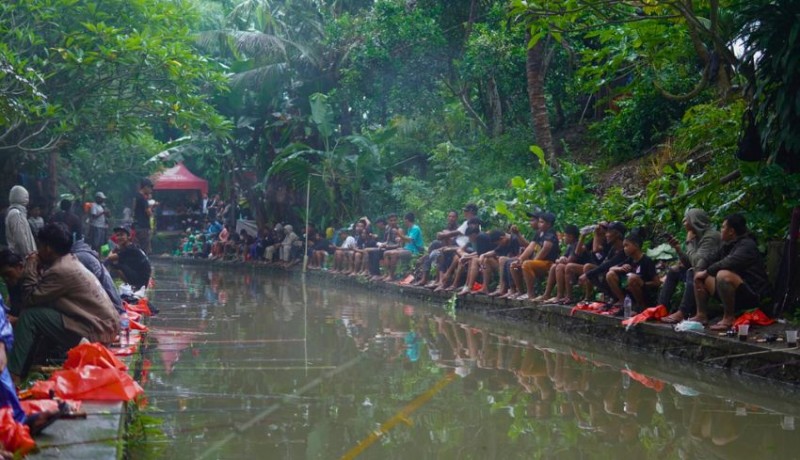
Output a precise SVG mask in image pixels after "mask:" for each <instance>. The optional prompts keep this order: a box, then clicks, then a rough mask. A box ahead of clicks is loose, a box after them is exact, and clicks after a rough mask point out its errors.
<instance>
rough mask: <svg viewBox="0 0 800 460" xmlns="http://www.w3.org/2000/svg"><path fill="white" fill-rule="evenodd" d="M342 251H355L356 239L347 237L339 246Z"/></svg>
mask: <svg viewBox="0 0 800 460" xmlns="http://www.w3.org/2000/svg"><path fill="white" fill-rule="evenodd" d="M341 248H342V249H356V239H355V238H353V237H352V236H349V235H348V236H347V238H345V240H344V243H342V246H341Z"/></svg>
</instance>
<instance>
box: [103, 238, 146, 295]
mask: <svg viewBox="0 0 800 460" xmlns="http://www.w3.org/2000/svg"><path fill="white" fill-rule="evenodd" d="M130 236H131V235H130V232H128V229H127V228H125V227H117V228H115V229H114V237H115V238H116V239H117V247H116V248H115V249H114V250H113V251H111V254H109V255H108V258H107V259H106V264H107V265H108V267H109V268H110V269H111V270H112V273H115V274H117V275H118V276H119V277H120V278H122V280H123V281H125V282H126V283H128V284H130V285H131V288H132V289H133V290H134V291H138V290H139V289H140V288H142V287H144V286H147V283H148V282H149V281H150V274H151V268H150V259H148V258H147V254H145V253H144V251H143V250H142V249H141V248H139V247H138V246H137V245H136V244H134V243H133V242H132V241H131V238H130Z"/></svg>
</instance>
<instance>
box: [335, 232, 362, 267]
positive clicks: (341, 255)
mask: <svg viewBox="0 0 800 460" xmlns="http://www.w3.org/2000/svg"><path fill="white" fill-rule="evenodd" d="M339 241H341V242H342V245H341V246H339V247H338V248H336V252H335V254H334V256H333V269H332V270H331V273H339V272H345V271H346V270H347V266H348V261H349V260H352V259H350V258H349V257H348V256H349V255H350V254H351V253H352V252H353V251H355V250H356V239H355V238H353V237H352V236H351V235H350V229H347V228H343V229H341V230H339Z"/></svg>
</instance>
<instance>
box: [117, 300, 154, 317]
mask: <svg viewBox="0 0 800 460" xmlns="http://www.w3.org/2000/svg"><path fill="white" fill-rule="evenodd" d="M122 305H123V306H124V307H125V310H127V311H129V312H134V313H139V314H141V315H143V316H152V315H153V313H152V312H151V311H150V306H149V304H148V301H147V298H146V297H143V298H141V299H139V301H138V302H136V303H127V302H123V303H122Z"/></svg>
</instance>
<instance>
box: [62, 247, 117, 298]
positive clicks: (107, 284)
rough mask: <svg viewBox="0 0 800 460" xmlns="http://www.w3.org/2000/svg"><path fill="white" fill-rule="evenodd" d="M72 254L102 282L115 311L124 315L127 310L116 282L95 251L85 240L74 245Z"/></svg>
mask: <svg viewBox="0 0 800 460" xmlns="http://www.w3.org/2000/svg"><path fill="white" fill-rule="evenodd" d="M71 252H72V253H73V254H75V257H77V258H78V261H79V262H80V263H81V264H82V265H83V266H84V267H86V269H87V270H89V271H90V272H92V274H93V275H94V276H95V278H97V281H100V285H101V286H103V290H104V291H106V294H108V298H109V299H111V303H113V304H114V309H116V310H117V313H123V312H124V311H125V309H124V308H123V307H122V299H121V298H120V297H119V292H118V291H117V287H116V286H115V285H114V280H113V279H112V278H111V274H110V273H109V272H108V270H106V267H104V266H103V264H101V263H100V257H99V256H98V255H97V253H96V252H95V251H94V249H92V248H91V246H89V245H88V244H86V243H85V242H84V241H83V240H78V241H76V242H75V243H74V244H73V245H72V251H71Z"/></svg>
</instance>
